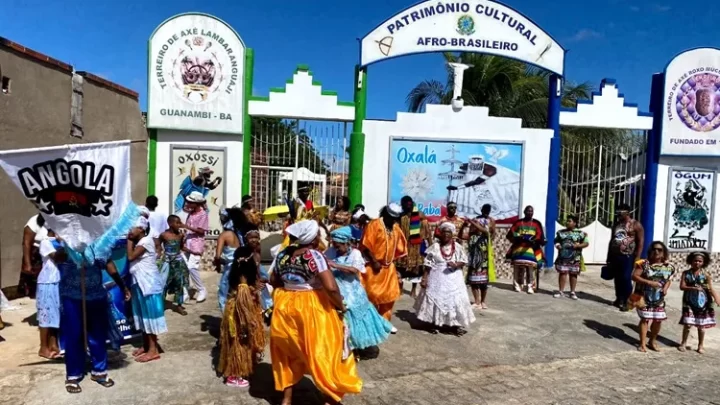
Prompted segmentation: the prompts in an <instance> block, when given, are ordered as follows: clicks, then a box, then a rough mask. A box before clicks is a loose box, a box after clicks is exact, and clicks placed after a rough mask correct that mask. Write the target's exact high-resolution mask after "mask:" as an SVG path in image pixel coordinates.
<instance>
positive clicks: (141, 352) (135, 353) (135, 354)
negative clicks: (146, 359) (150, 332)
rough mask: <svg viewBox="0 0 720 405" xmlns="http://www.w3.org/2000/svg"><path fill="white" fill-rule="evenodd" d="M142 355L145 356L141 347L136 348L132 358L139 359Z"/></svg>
mask: <svg viewBox="0 0 720 405" xmlns="http://www.w3.org/2000/svg"><path fill="white" fill-rule="evenodd" d="M143 354H145V349H144V348H142V347H138V348H137V349H135V350H133V351H132V356H133V357H139V356H142V355H143Z"/></svg>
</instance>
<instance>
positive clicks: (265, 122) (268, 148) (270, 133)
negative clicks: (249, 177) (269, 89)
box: [251, 117, 329, 174]
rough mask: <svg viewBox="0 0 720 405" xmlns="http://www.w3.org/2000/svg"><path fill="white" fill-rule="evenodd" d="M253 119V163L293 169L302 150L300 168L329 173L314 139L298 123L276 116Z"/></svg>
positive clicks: (299, 160)
mask: <svg viewBox="0 0 720 405" xmlns="http://www.w3.org/2000/svg"><path fill="white" fill-rule="evenodd" d="M252 120H253V122H252V135H253V136H252V138H251V139H252V140H251V146H252V162H253V163H252V164H254V165H261V166H276V167H288V168H293V167H295V159H296V153H295V151H296V149H298V150H297V160H298V167H305V168H307V169H308V170H310V171H311V172H313V173H317V174H328V173H329V165H328V164H327V163H326V162H325V161H323V159H322V158H321V157H320V155H319V153H318V151H317V149H316V147H315V145H314V144H313V140H312V138H311V137H310V136H309V134H308V132H307V130H306V128H304V127H301V126H300V123H299V122H298V120H289V119H280V118H274V117H253V118H252Z"/></svg>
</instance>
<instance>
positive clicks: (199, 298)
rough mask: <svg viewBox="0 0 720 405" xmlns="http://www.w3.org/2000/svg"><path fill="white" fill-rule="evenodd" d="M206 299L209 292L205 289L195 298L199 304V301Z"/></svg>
mask: <svg viewBox="0 0 720 405" xmlns="http://www.w3.org/2000/svg"><path fill="white" fill-rule="evenodd" d="M206 299H207V293H206V292H205V291H200V292H199V293H198V295H197V297H196V298H195V302H197V303H198V304H199V303H201V302H203V301H205V300H206Z"/></svg>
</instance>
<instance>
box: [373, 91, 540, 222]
mask: <svg viewBox="0 0 720 405" xmlns="http://www.w3.org/2000/svg"><path fill="white" fill-rule="evenodd" d="M363 132H364V133H365V159H364V163H363V190H362V191H363V193H362V196H363V201H362V203H363V204H364V205H365V207H366V208H367V210H368V213H369V214H370V215H371V216H376V215H377V213H378V211H379V210H380V208H382V207H383V206H384V205H386V204H387V203H388V162H389V158H390V157H389V152H390V137H408V138H432V139H447V140H454V139H459V140H473V141H478V142H481V141H504V142H511V141H514V142H518V141H522V142H524V143H525V144H524V160H523V173H522V182H523V183H522V187H523V190H522V197H521V198H522V201H521V204H520V205H521V207H524V206H526V205H532V206H533V207H534V208H535V217H536V218H538V219H539V220H541V221H544V220H545V211H546V210H545V204H546V198H547V186H548V156H550V139H551V138H552V136H553V131H552V130H549V129H529V128H522V126H521V120H519V119H516V118H497V117H489V116H488V109H487V108H486V107H464V108H463V109H462V110H460V111H459V112H455V111H453V109H452V107H451V106H449V105H428V106H427V108H426V112H425V113H421V114H415V113H398V115H397V120H396V121H374V120H366V121H364V122H363Z"/></svg>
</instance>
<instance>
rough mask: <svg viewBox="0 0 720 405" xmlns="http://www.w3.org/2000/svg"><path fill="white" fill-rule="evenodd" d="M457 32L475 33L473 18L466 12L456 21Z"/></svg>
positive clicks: (462, 33) (464, 33)
mask: <svg viewBox="0 0 720 405" xmlns="http://www.w3.org/2000/svg"><path fill="white" fill-rule="evenodd" d="M456 31H457V33H458V34H460V35H472V34H474V33H475V20H473V18H472V17H471V16H469V15H467V14H465V15H462V16H460V18H458V22H457V29H456Z"/></svg>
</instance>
